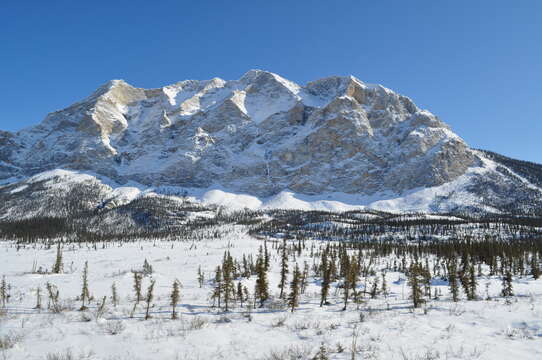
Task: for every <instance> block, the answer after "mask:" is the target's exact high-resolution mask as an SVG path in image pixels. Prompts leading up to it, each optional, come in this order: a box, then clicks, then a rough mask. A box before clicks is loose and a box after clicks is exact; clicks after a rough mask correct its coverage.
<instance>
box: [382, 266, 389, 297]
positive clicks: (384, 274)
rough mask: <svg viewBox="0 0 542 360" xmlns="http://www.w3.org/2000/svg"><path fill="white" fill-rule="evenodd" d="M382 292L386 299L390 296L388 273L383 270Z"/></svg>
mask: <svg viewBox="0 0 542 360" xmlns="http://www.w3.org/2000/svg"><path fill="white" fill-rule="evenodd" d="M380 292H381V293H382V295H384V299H386V298H387V297H388V283H387V282H386V273H385V272H382V285H381V287H380Z"/></svg>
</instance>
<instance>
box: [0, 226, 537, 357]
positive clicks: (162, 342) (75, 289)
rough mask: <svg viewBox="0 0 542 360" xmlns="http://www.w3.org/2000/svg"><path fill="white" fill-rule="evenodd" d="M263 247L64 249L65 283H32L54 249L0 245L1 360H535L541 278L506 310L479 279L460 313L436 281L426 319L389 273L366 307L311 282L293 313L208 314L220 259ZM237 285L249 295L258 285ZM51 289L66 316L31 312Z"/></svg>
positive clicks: (215, 243)
mask: <svg viewBox="0 0 542 360" xmlns="http://www.w3.org/2000/svg"><path fill="white" fill-rule="evenodd" d="M307 244H308V245H310V244H311V243H310V242H307ZM261 245H262V241H261V240H258V239H255V238H252V237H250V236H248V235H247V234H246V232H245V230H244V229H243V228H242V227H236V228H234V229H232V231H231V232H230V234H229V235H228V236H227V237H225V238H222V239H219V240H208V241H203V242H195V243H190V242H149V241H141V242H133V243H123V244H119V243H109V244H107V246H106V247H103V244H101V243H100V244H97V246H96V247H94V246H93V245H90V244H82V245H81V246H79V245H72V244H70V245H66V246H65V247H64V252H63V257H64V259H63V262H64V273H63V274H57V275H54V274H48V275H40V274H36V273H33V272H32V269H33V268H39V267H40V266H41V267H43V268H49V269H50V268H51V267H52V265H53V263H54V261H55V253H56V249H55V247H54V246H53V247H51V248H50V249H43V248H42V246H37V247H36V248H33V247H29V246H28V245H27V246H26V247H25V248H20V249H19V250H17V247H16V245H15V244H13V243H6V242H4V243H0V263H1V264H2V265H1V267H0V275H5V276H6V281H7V282H8V283H9V284H11V290H10V294H11V298H10V301H9V303H8V304H7V307H6V309H5V311H3V312H2V315H0V359H2V360H3V359H11V360H18V359H28V360H37V359H47V360H53V359H88V360H97V359H103V360H113V359H115V360H124V359H130V360H138V359H144V360H146V359H201V360H203V359H312V358H313V357H314V356H315V354H316V352H317V351H318V349H319V347H320V346H321V345H322V344H324V346H325V348H326V349H327V351H328V358H330V359H352V358H355V359H402V360H410V359H424V360H428V359H448V360H452V359H487V360H504V359H507V360H508V359H522V360H523V359H527V360H528V359H533V360H535V359H541V358H542V279H540V280H536V281H535V280H532V279H531V278H530V277H529V278H522V279H515V281H514V284H513V286H514V293H515V295H516V296H514V297H513V298H512V300H511V301H508V302H507V301H505V300H504V299H503V298H501V297H500V296H499V292H500V289H501V284H500V279H498V278H489V277H483V278H481V279H480V280H479V287H478V292H479V295H480V298H485V296H486V295H485V291H486V290H485V289H486V283H488V284H489V287H488V291H489V294H490V295H491V297H492V300H478V301H465V300H462V301H460V302H458V303H453V302H452V301H451V300H450V297H449V294H448V287H447V283H446V282H443V281H440V280H435V281H434V283H433V287H434V288H437V289H439V290H440V291H441V292H442V296H441V297H440V299H439V300H431V301H430V302H429V303H428V304H427V313H426V314H424V311H423V310H422V309H416V310H415V311H413V310H412V308H411V300H409V298H408V297H409V289H408V286H407V285H406V282H405V279H404V275H403V274H401V273H394V272H388V273H387V274H386V276H387V283H388V286H389V290H390V294H389V295H388V296H387V298H384V297H383V296H382V295H380V296H378V298H377V299H368V298H366V299H365V301H364V303H363V304H361V305H360V306H359V309H358V308H357V305H356V304H350V305H349V308H348V310H347V311H341V310H342V298H341V296H340V293H338V294H336V291H335V289H334V288H332V290H331V291H330V293H331V296H330V299H329V300H330V302H331V305H328V306H324V307H322V308H321V307H320V306H319V294H320V286H319V283H318V280H319V279H314V278H312V277H311V278H310V283H309V286H308V288H307V290H306V292H305V294H304V295H303V296H302V298H301V301H300V305H299V308H298V309H297V310H296V311H295V312H293V313H291V312H290V311H289V310H288V309H285V308H283V307H281V306H279V305H277V304H276V305H274V306H270V307H267V308H265V309H258V308H256V309H254V310H252V311H251V312H249V311H248V310H247V307H246V306H244V307H243V308H241V307H239V306H236V307H235V308H233V309H232V310H231V311H230V312H228V313H224V312H221V311H218V310H217V309H215V308H213V307H212V306H211V302H210V300H209V296H210V293H211V283H210V282H209V280H210V279H212V277H213V276H214V273H213V271H214V269H215V268H216V266H217V265H219V264H220V263H221V261H222V258H223V254H224V251H225V250H229V251H230V252H231V255H232V256H233V257H234V258H236V259H240V258H241V257H242V255H243V254H246V255H248V254H253V255H256V254H257V251H258V248H259V247H260V246H261ZM316 245H317V246H319V243H316ZM269 246H270V252H271V254H272V259H271V264H272V266H271V271H270V274H269V282H270V290H271V294H272V295H274V296H275V297H276V296H277V294H278V291H279V289H278V288H277V284H278V282H279V257H278V255H277V251H276V250H275V249H271V244H269ZM145 259H146V260H147V261H148V262H149V263H150V264H151V265H152V267H153V270H154V272H153V274H152V275H151V276H150V277H145V278H144V281H143V292H144V293H145V292H146V290H147V286H148V285H149V282H150V278H151V277H152V278H153V279H155V280H156V288H155V298H154V300H153V304H154V306H153V308H152V319H149V320H144V318H143V305H142V304H141V305H140V306H139V307H138V310H137V311H136V314H135V316H134V318H130V312H131V309H132V307H133V297H134V292H133V289H132V285H133V274H132V272H131V270H139V269H141V267H142V265H143V262H144V260H145ZM85 261H88V266H89V289H90V293H91V295H93V296H94V299H95V300H93V302H92V306H91V308H90V310H88V311H85V312H81V311H78V308H79V307H80V302H79V301H76V300H75V298H76V297H77V296H78V295H79V294H80V292H81V275H82V270H83V265H84V263H85ZM304 261H307V262H308V263H309V265H312V261H313V260H312V258H309V257H303V256H301V257H297V258H296V262H297V263H299V264H300V266H301V267H302V265H303V262H304ZM199 266H201V268H202V270H203V271H204V273H205V284H204V285H203V287H202V288H200V287H199V284H198V280H197V272H198V267H199ZM292 268H293V259H290V270H292ZM290 275H291V272H290ZM175 279H178V280H179V281H180V282H181V283H182V289H181V300H180V303H179V306H178V312H179V314H180V318H179V319H177V320H171V319H170V314H171V308H170V306H169V301H170V300H169V296H170V293H171V285H172V283H173V281H174V280H175ZM242 281H243V282H244V284H246V285H247V286H248V288H249V290H250V292H251V293H252V291H253V289H254V276H253V277H251V278H250V279H248V280H247V279H244V280H242ZM47 282H50V283H52V284H55V285H56V286H57V287H58V289H59V291H60V298H61V299H62V300H63V301H64V302H66V304H67V305H68V306H69V307H71V308H72V310H67V311H64V312H61V313H58V314H55V313H51V312H50V311H48V310H46V309H43V310H41V311H38V310H36V309H34V306H35V302H36V294H35V290H36V288H38V287H40V288H41V290H42V294H43V300H42V301H43V305H44V306H45V307H46V305H47V300H46V298H47V297H46V294H45V284H46V283H47ZM113 283H115V284H116V286H117V289H118V293H119V297H120V304H119V305H118V306H117V307H116V308H115V307H113V305H112V304H111V301H110V296H111V286H112V284H113ZM361 285H363V280H362V281H361ZM104 296H107V306H106V307H107V310H106V311H105V313H104V315H103V316H101V317H99V318H97V317H96V312H97V311H96V304H97V302H98V301H100V300H101V299H102V298H103V297H104ZM274 302H275V303H278V301H274ZM353 344H354V348H355V351H354V357H353V356H352V353H353V351H352V348H353ZM2 347H3V348H2ZM69 354H71V355H72V357H68V355H69ZM62 355H63V356H64V357H62ZM55 356H56V357H55Z"/></svg>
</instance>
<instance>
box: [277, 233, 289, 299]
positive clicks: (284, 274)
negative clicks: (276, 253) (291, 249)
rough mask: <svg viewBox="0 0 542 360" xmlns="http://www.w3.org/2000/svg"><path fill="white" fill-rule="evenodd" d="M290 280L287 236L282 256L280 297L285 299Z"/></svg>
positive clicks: (283, 243) (283, 244)
mask: <svg viewBox="0 0 542 360" xmlns="http://www.w3.org/2000/svg"><path fill="white" fill-rule="evenodd" d="M287 281H288V248H287V243H286V238H284V240H283V242H282V252H281V257H280V282H279V289H280V294H279V298H281V299H284V287H285V286H286V282H287Z"/></svg>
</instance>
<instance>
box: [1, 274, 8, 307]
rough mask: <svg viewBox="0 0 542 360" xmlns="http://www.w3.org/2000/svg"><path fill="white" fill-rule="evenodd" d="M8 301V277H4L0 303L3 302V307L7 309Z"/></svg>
mask: <svg viewBox="0 0 542 360" xmlns="http://www.w3.org/2000/svg"><path fill="white" fill-rule="evenodd" d="M7 300H8V283H7V281H6V276H2V281H1V282H0V301H2V307H3V308H5V307H6V303H7Z"/></svg>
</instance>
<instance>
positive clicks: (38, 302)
mask: <svg viewBox="0 0 542 360" xmlns="http://www.w3.org/2000/svg"><path fill="white" fill-rule="evenodd" d="M34 309H38V310H41V288H40V287H39V286H38V288H37V289H36V306H35V307H34Z"/></svg>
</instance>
